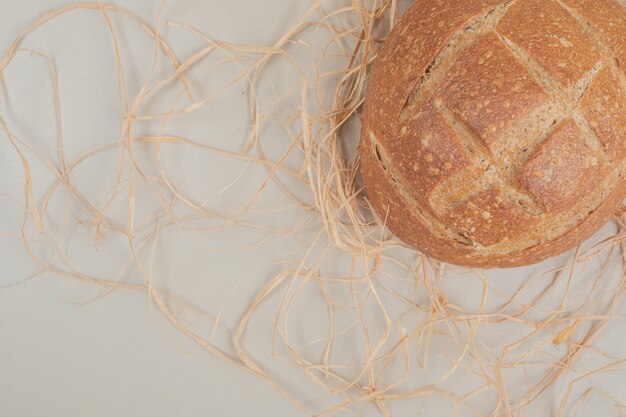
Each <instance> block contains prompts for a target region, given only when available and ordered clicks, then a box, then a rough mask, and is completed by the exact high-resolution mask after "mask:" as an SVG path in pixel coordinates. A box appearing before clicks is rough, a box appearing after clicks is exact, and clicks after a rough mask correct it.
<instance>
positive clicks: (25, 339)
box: [0, 0, 626, 417]
mask: <svg viewBox="0 0 626 417" xmlns="http://www.w3.org/2000/svg"><path fill="white" fill-rule="evenodd" d="M114 3H115V4H119V5H123V6H124V7H128V8H130V9H132V10H134V11H135V12H136V13H137V14H138V15H140V16H141V17H143V18H144V19H145V20H147V21H149V22H154V20H155V17H156V15H157V12H158V10H159V6H160V2H155V1H152V0H132V1H117V2H114ZM403 3H404V4H405V5H406V4H408V3H410V2H409V1H405V2H403ZM65 4H68V3H67V2H66V1H62V0H45V1H41V0H0V16H1V21H2V25H0V50H2V51H4V50H6V48H7V47H8V46H9V44H10V42H11V41H12V40H13V39H14V37H15V36H16V35H17V34H18V33H19V31H20V30H21V29H22V28H24V27H25V26H26V25H28V24H29V23H30V22H32V21H33V20H34V19H36V18H37V17H39V16H41V15H42V14H43V13H45V12H48V11H50V10H52V9H54V8H55V7H59V6H62V5H65ZM309 5H310V2H308V1H304V0H302V1H300V0H263V1H258V0H208V1H206V0H179V1H174V0H172V1H167V2H165V3H164V7H163V11H162V19H163V23H162V26H163V27H165V23H166V22H168V21H178V22H184V23H188V24H190V25H192V26H194V27H196V28H199V29H202V30H203V31H204V32H205V33H207V34H209V35H210V36H212V37H214V38H218V39H223V40H227V41H230V42H237V43H254V44H271V43H273V42H274V41H275V40H276V39H278V37H279V36H280V35H281V34H283V33H284V31H285V28H287V27H289V26H291V25H292V24H294V23H295V22H296V21H297V19H298V18H299V17H300V16H301V15H302V14H303V13H304V11H305V10H306V9H307V7H308V6H309ZM94 28H96V29H94ZM164 34H166V35H167V39H169V40H171V41H172V45H173V46H174V49H175V50H176V51H177V52H178V53H179V55H180V56H181V57H185V56H188V54H190V53H192V52H193V51H195V50H197V45H198V43H197V39H196V43H193V42H190V41H189V39H190V37H189V35H188V34H187V35H182V34H181V33H180V32H177V31H175V30H172V29H171V28H165V29H164ZM120 35H121V36H122V37H123V39H124V41H125V42H127V43H128V44H130V45H131V46H136V47H135V48H134V49H132V50H133V51H135V52H133V54H130V55H129V56H126V58H128V60H127V63H128V69H129V72H128V77H129V78H130V83H131V84H133V83H134V85H137V83H140V82H141V80H142V79H143V78H142V77H144V76H145V75H146V68H145V65H146V64H145V63H146V62H148V63H149V62H150V58H151V52H152V51H151V49H150V48H149V47H148V48H146V46H145V45H146V43H145V42H144V43H143V44H141V43H140V42H139V39H140V38H141V34H140V33H136V31H135V32H134V31H131V30H129V29H125V26H123V27H122V28H121V29H120ZM144 40H145V39H144ZM134 42H137V44H136V45H135V43H134ZM141 45H143V46H141ZM148 45H149V43H148ZM24 46H25V47H30V48H36V49H37V50H41V51H45V52H47V53H49V54H50V55H51V56H52V57H53V58H55V62H56V64H57V65H58V72H59V76H60V84H61V87H62V91H61V99H62V106H63V119H64V120H67V121H71V123H69V122H68V123H66V124H65V125H64V129H65V137H66V147H67V151H68V153H69V154H70V155H73V156H76V155H77V154H78V153H79V152H80V151H84V150H85V149H89V148H90V147H92V146H95V145H96V144H98V143H101V141H103V140H107V138H109V139H110V138H113V137H115V135H117V134H118V133H119V132H118V126H117V125H115V124H112V123H111V120H113V119H114V117H116V115H117V110H119V109H118V108H117V107H116V96H115V95H114V94H113V93H114V88H115V67H114V66H112V55H111V44H110V40H109V39H108V37H107V34H106V30H105V27H104V25H103V21H102V18H101V17H99V16H98V15H97V13H93V12H89V13H88V12H76V13H73V14H72V15H68V16H65V17H63V18H61V19H59V20H58V21H57V22H55V23H54V24H53V25H50V26H49V27H47V28H46V29H45V30H42V31H41V32H38V34H36V35H35V36H33V37H32V38H31V39H30V40H29V41H28V42H27V44H26V45H24ZM86 57H87V59H86ZM23 58H24V57H22V56H21V57H19V58H16V59H15V62H14V63H13V64H12V65H11V67H10V69H8V70H7V73H8V75H9V80H8V81H7V85H9V86H10V90H11V92H10V93H5V97H3V99H6V100H8V102H10V103H11V106H12V107H11V108H12V109H14V110H12V112H14V113H11V114H12V115H14V116H16V117H15V119H16V120H17V122H16V123H17V124H18V126H17V127H18V128H19V131H20V132H21V133H22V134H24V135H28V138H29V140H30V141H31V142H30V143H33V144H36V145H37V146H38V147H39V148H40V149H41V151H42V152H44V153H45V154H46V155H47V156H49V157H51V158H53V157H54V152H55V151H54V149H55V148H54V137H53V133H54V131H55V125H54V118H53V115H51V114H50V109H51V108H52V107H51V106H50V104H51V103H52V101H51V97H50V88H51V83H50V82H49V74H46V72H45V68H46V67H45V65H40V64H41V63H40V64H37V63H36V62H37V60H33V59H23ZM31 58H32V57H31ZM107 66H108V67H107ZM226 75H228V74H226ZM9 81H10V82H9ZM205 81H206V82H207V83H208V84H210V83H212V82H213V81H214V80H212V79H210V78H207V79H206V80H204V79H200V80H199V81H198V83H196V84H195V87H198V88H201V85H202V83H203V82H205ZM274 81H276V83H277V85H278V86H279V87H280V84H281V83H282V84H283V86H289V85H294V84H293V82H294V80H293V79H288V78H286V79H280V80H274ZM295 81H297V79H296V80H295ZM105 86H106V87H105ZM63 87H65V88H63ZM68 87H69V88H68ZM2 105H4V101H3V104H2ZM218 105H220V106H230V107H226V108H227V110H228V111H227V112H226V113H228V114H229V119H228V120H224V121H223V122H224V123H222V126H221V127H214V126H213V125H211V127H210V128H211V129H215V132H213V131H212V132H211V133H212V135H209V136H211V137H212V136H213V134H215V135H214V136H215V138H217V139H216V142H215V144H216V145H219V146H229V145H230V144H229V143H228V140H230V139H231V138H237V139H235V140H240V139H241V135H242V132H243V133H245V127H244V126H242V121H244V120H246V119H245V117H246V113H245V106H243V105H242V103H241V102H240V101H235V102H232V103H231V102H228V101H225V102H220V103H218ZM294 105H297V103H295V104H294ZM2 110H3V111H4V110H5V109H4V108H3V109H2ZM209 111H210V109H209ZM207 120H208V119H207ZM178 128H181V126H178ZM182 128H183V130H184V129H187V128H188V129H189V131H188V133H189V134H190V135H192V136H193V135H198V136H199V135H201V134H202V129H203V126H199V129H200V130H197V129H195V130H194V129H193V128H192V127H187V126H185V125H182ZM196 128H198V127H196ZM50 132H52V134H51V133H50ZM220 140H221V141H220ZM235 148H236V146H235ZM0 161H1V162H0V193H5V194H9V195H12V196H20V197H21V196H22V183H21V181H22V177H21V175H22V171H21V167H20V163H19V160H18V159H17V157H16V155H15V152H14V151H13V150H12V149H11V148H10V146H9V145H8V142H7V141H6V140H5V138H4V137H2V140H0ZM183 161H184V162H183ZM179 162H180V163H181V165H185V166H186V168H188V172H187V175H188V178H190V179H193V180H194V181H196V183H198V182H200V184H202V181H204V182H205V184H206V188H207V189H211V191H216V190H219V188H220V187H222V186H223V185H225V184H228V183H230V182H231V179H232V178H235V177H237V174H238V172H239V168H237V167H235V168H234V171H233V172H230V174H228V173H227V167H226V166H220V167H219V168H218V167H213V168H212V169H214V172H213V175H215V173H219V174H223V175H221V176H223V177H225V178H218V179H219V180H222V182H223V183H222V184H218V183H219V181H218V180H215V181H212V180H209V178H212V179H214V178H215V176H210V175H212V174H211V172H208V173H206V176H204V177H203V175H205V171H203V170H205V169H207V168H206V163H205V162H204V161H203V160H202V159H201V158H200V157H197V156H196V155H194V154H193V153H183V154H181V155H180V161H179ZM183 168H185V167H183ZM231 169H233V168H231ZM44 171H45V170H42V169H41V168H37V167H36V166H34V167H33V175H34V177H35V179H36V181H35V182H37V180H38V179H43V182H44V183H45V181H46V180H45V178H46V177H45V176H44ZM224 173H226V174H224ZM98 174H99V171H98V170H97V169H96V170H94V171H92V172H91V173H90V174H89V173H88V172H87V173H86V172H83V173H82V175H81V176H78V175H77V177H80V178H90V175H91V177H92V178H95V177H94V175H96V176H97V175H98ZM229 175H230V176H229ZM91 182H93V184H92V183H90V182H89V181H87V182H86V183H81V185H82V186H83V187H84V188H85V189H86V192H89V188H90V186H92V185H93V187H94V190H93V193H94V194H93V196H97V195H98V191H97V187H98V185H97V181H96V180H95V179H93V180H92V181H91ZM214 183H215V184H214ZM242 187H244V188H245V187H248V188H250V187H252V189H254V187H255V183H254V182H252V183H246V182H245V181H244V184H243V186H242ZM244 188H241V189H244ZM214 189H215V190H214ZM193 191H197V190H193V189H192V192H193ZM55 204H56V205H55V207H56V208H57V209H58V208H59V207H58V205H59V204H61V205H62V203H59V202H58V201H57V202H56V203H55ZM0 210H1V211H0V233H7V232H10V234H8V235H4V234H0V286H3V285H7V284H10V283H13V282H16V281H18V280H19V279H20V278H22V277H24V276H26V275H28V274H29V273H30V272H32V271H33V267H32V263H31V262H29V260H28V258H27V257H26V255H25V254H24V251H23V249H22V248H21V246H20V244H19V240H18V239H16V233H17V231H19V222H21V212H20V210H19V208H16V206H15V205H14V204H12V203H10V202H9V203H7V201H6V200H2V203H1V204H0ZM611 230H612V228H611V227H610V226H608V227H607V228H605V230H604V231H603V233H601V234H600V235H599V236H602V235H605V236H606V235H607V234H608V233H609V232H610V231H611ZM207 236H209V237H208V239H213V240H212V241H210V242H205V243H207V245H208V246H211V245H213V246H217V247H220V246H231V247H235V246H237V245H241V244H253V243H254V239H252V240H251V239H250V238H249V237H246V236H244V235H238V234H237V233H232V234H217V235H207ZM599 238H600V237H596V240H597V239H599ZM79 242H87V244H86V245H87V246H89V242H90V240H89V238H87V239H85V240H84V241H79ZM113 243H114V242H113ZM77 245H78V246H79V247H78V248H77V247H75V246H77ZM107 245H109V246H113V247H115V245H114V244H112V243H111V241H108V242H107ZM193 245H194V242H193V241H191V242H189V243H188V244H187V245H181V246H180V247H175V248H170V252H169V253H173V252H176V253H178V254H179V255H181V256H180V257H179V259H178V262H181V261H180V259H184V257H183V256H182V255H184V254H186V253H190V252H193V251H194V246H193ZM68 246H69V247H70V248H71V250H72V251H73V254H74V260H75V261H76V262H77V263H78V266H79V267H84V268H91V270H92V271H94V270H95V271H97V270H98V269H99V268H106V267H107V266H109V264H111V263H114V262H115V259H116V258H115V250H112V251H111V253H109V252H107V251H106V246H105V247H101V248H98V249H97V250H96V249H94V248H93V247H85V248H83V247H80V243H78V244H76V243H73V244H72V243H71V242H70V243H69V244H68ZM120 247H122V248H123V241H122V243H120ZM305 248H306V236H294V238H293V239H292V240H286V241H282V242H279V244H277V246H276V247H273V248H270V249H268V250H269V252H258V253H257V252H254V251H250V253H246V254H245V257H244V256H242V257H241V258H239V256H238V253H235V252H233V253H229V254H226V255H224V254H214V255H206V258H205V259H202V257H200V258H201V259H200V260H196V262H193V263H189V265H186V264H182V265H179V264H176V263H174V261H172V262H171V263H170V258H169V257H166V256H164V259H162V261H163V265H169V266H170V267H171V268H173V269H174V270H175V272H176V274H173V275H172V276H169V278H170V279H171V278H176V282H175V283H170V284H171V285H172V288H173V289H178V290H180V289H183V291H186V293H185V294H186V295H189V296H190V298H192V299H193V296H194V295H195V294H194V292H196V290H197V293H198V294H202V295H203V296H205V295H207V294H208V296H209V298H199V299H197V300H194V301H197V302H198V303H200V302H205V303H207V304H210V305H219V304H220V303H221V302H222V301H223V300H224V299H225V298H226V297H227V296H228V294H229V293H230V291H231V290H232V289H233V286H234V285H235V284H236V282H238V281H241V280H244V281H246V280H247V278H246V277H249V276H255V277H256V281H254V282H253V283H252V284H250V285H249V288H247V291H249V292H250V294H254V291H255V290H258V289H259V288H260V286H261V285H262V284H263V283H264V280H265V279H266V277H268V276H270V274H269V270H267V269H263V268H264V267H265V266H266V264H267V263H268V260H271V259H277V258H280V257H281V256H282V255H283V254H285V253H289V251H293V253H295V254H297V253H298V251H300V252H302V251H303V250H304V249H305ZM121 250H122V252H124V249H121ZM173 258H174V257H173V255H172V259H173ZM564 259H566V256H564V257H561V258H559V259H557V260H553V261H552V262H553V264H554V265H558V264H559V262H561V261H563V260H564ZM255 261H256V262H258V263H259V264H260V265H261V266H260V269H259V268H257V267H254V266H251V265H253V264H254V262H255ZM177 268H178V269H177ZM541 268H543V269H545V268H546V265H543V266H541V267H532V268H529V269H527V270H524V269H520V270H513V271H507V272H505V273H502V272H494V273H493V276H494V277H495V278H496V279H497V278H504V277H505V278H506V279H507V280H509V281H510V282H511V283H513V282H514V281H515V282H519V281H520V280H523V279H524V278H525V277H528V276H530V274H531V273H533V271H534V272H537V271H539V270H541ZM166 269H167V268H166ZM255 271H256V274H255ZM509 281H496V282H500V284H498V285H502V286H505V283H506V282H509ZM455 282H456V284H454V283H455ZM459 282H460V283H459ZM452 283H453V287H456V288H453V290H454V289H456V292H457V295H458V294H460V296H461V298H462V297H463V296H464V292H466V293H467V294H470V293H471V294H472V295H478V296H479V295H480V285H479V286H477V287H472V288H466V287H465V285H466V284H465V281H460V280H459V281H452ZM246 285H247V284H246ZM511 285H513V284H511ZM98 295H101V294H99V293H98V292H94V289H93V288H90V287H89V286H84V285H77V284H75V283H73V282H71V281H70V280H69V279H64V278H63V277H59V276H56V275H53V274H44V275H42V276H40V277H38V278H36V279H34V280H31V281H28V282H26V283H23V284H21V285H19V286H15V287H12V288H8V289H2V290H0V417H5V416H6V417H35V416H47V417H57V416H58V417H71V416H81V417H82V416H90V417H91V416H93V417H99V416H102V417H124V416H141V417H173V416H177V417H178V416H181V417H182V416H185V417H194V416H209V417H229V416H272V417H282V416H285V417H287V416H288V417H297V416H300V415H304V414H303V413H302V412H301V411H300V410H299V409H298V408H297V407H295V406H294V405H292V404H291V403H290V402H288V401H287V400H285V399H284V398H282V397H281V396H280V395H279V394H278V393H277V392H276V391H274V390H273V389H272V388H271V387H269V386H268V385H267V384H265V383H263V382H261V380H260V379H258V378H257V377H254V376H252V375H250V374H248V373H246V372H244V371H242V370H240V369H237V368H235V367H233V366H231V365H229V364H227V363H225V362H223V361H221V360H218V359H216V358H215V357H213V356H211V355H210V354H208V353H206V352H204V351H202V350H201V349H199V348H198V347H197V346H195V345H194V344H193V343H191V342H190V341H188V340H187V339H186V338H185V337H183V336H181V335H180V333H179V332H178V331H176V330H175V329H173V328H172V326H171V325H170V324H169V323H168V322H167V321H166V320H165V319H164V318H163V317H162V316H161V315H160V314H159V313H158V312H157V311H156V308H155V306H154V305H153V304H151V303H150V301H149V299H148V297H147V295H146V294H145V293H144V292H124V291H117V292H113V293H111V294H108V295H107V296H106V297H104V298H102V299H99V300H97V301H95V302H91V301H93V299H94V297H97V296H98ZM467 298H469V296H468V297H467ZM241 299H243V300H246V297H245V296H243V297H241ZM84 303H87V304H86V305H82V304H84ZM304 305H305V308H310V309H311V311H313V312H315V311H317V310H316V309H315V308H313V307H314V304H313V301H311V302H310V303H309V304H306V303H305V304H304ZM272 319H273V315H272V313H271V311H269V312H265V313H262V314H261V315H260V319H259V320H260V321H262V322H265V323H266V324H268V323H269V324H270V327H271V320H272ZM316 321H319V318H318V317H315V316H313V317H309V320H308V321H307V322H306V326H308V328H310V329H313V330H315V325H316ZM230 324H233V323H230ZM267 330H268V328H267V327H265V328H261V327H259V330H258V332H257V333H258V334H256V335H255V334H252V335H250V338H249V340H251V342H250V344H251V345H253V346H254V345H255V341H256V340H259V341H260V342H259V343H258V346H267V345H268V335H267ZM616 330H617V331H614V332H613V333H611V336H610V337H609V338H608V339H605V341H604V347H607V346H610V347H613V348H615V349H616V350H617V351H622V352H623V350H621V347H622V346H623V345H624V346H626V339H625V338H626V336H624V332H620V331H619V330H620V329H619V328H617V329H616ZM253 333H254V332H253ZM277 373H278V376H279V378H280V379H281V380H282V381H283V382H284V381H290V383H289V384H287V385H291V387H290V388H292V391H293V392H295V393H296V394H297V393H298V392H300V393H303V394H304V393H307V394H308V393H309V392H315V394H312V396H313V397H312V398H306V399H305V403H306V402H307V401H309V403H308V405H311V403H310V401H315V399H316V398H318V399H319V400H320V401H323V400H322V398H321V397H320V394H318V393H317V392H316V391H313V390H310V386H309V385H307V384H306V383H305V382H302V383H301V382H300V381H302V380H303V378H302V375H301V372H300V371H299V370H294V369H291V370H278V371H277ZM291 381H293V382H291ZM623 381H624V379H623V376H622V375H621V374H620V373H615V374H613V376H611V375H608V377H607V378H605V379H604V381H603V382H604V384H606V385H608V386H611V385H613V386H614V387H615V386H617V387H619V386H620V384H623V383H624V382H623ZM561 388H563V387H561ZM303 397H306V395H303ZM437 407H438V405H437V404H428V406H424V407H419V408H416V407H415V406H414V405H410V406H408V407H406V408H405V409H403V410H401V414H398V416H402V417H403V416H410V417H413V416H423V415H430V414H429V413H428V412H427V411H425V410H429V411H430V413H432V412H440V413H447V412H449V411H450V410H449V408H445V407H442V408H440V409H439V408H437ZM313 408H319V407H313ZM396 410H398V409H396ZM364 415H367V414H365V413H364Z"/></svg>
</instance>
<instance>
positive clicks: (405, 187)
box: [360, 0, 626, 268]
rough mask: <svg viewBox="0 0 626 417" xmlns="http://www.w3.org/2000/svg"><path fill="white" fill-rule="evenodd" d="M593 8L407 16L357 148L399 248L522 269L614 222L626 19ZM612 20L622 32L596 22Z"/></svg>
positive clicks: (495, 2)
mask: <svg viewBox="0 0 626 417" xmlns="http://www.w3.org/2000/svg"><path fill="white" fill-rule="evenodd" d="M586 2H588V0H526V1H525V2H524V1H521V0H468V1H464V2H448V1H443V0H417V2H416V3H415V5H414V6H413V7H412V8H411V9H410V10H409V11H408V12H407V14H406V15H405V16H404V17H403V19H402V20H401V22H400V23H399V24H398V26H397V27H396V29H394V31H393V33H392V34H391V36H390V38H389V40H388V41H387V42H386V44H385V45H384V47H383V48H382V50H381V51H380V54H379V57H378V59H377V61H376V63H375V65H374V68H373V71H372V75H371V79H370V85H369V88H368V92H367V95H366V100H365V110H364V115H363V119H362V122H363V123H362V125H363V128H362V135H361V144H360V156H361V160H362V172H363V178H364V182H365V185H366V188H367V191H368V197H369V199H370V201H371V204H372V206H373V207H374V209H375V211H376V212H377V213H378V215H379V216H380V218H381V219H382V220H383V221H384V222H385V224H386V226H387V227H389V229H390V230H391V231H392V232H393V233H394V234H395V235H396V236H397V237H398V238H400V239H401V240H403V241H404V242H405V243H407V244H408V245H410V246H412V247H414V248H417V249H418V250H420V251H422V252H423V253H425V254H427V255H429V256H432V257H435V258H437V259H440V260H443V261H447V262H451V263H455V264H459V265H464V266H472V267H483V268H487V267H490V268H491V267H513V266H521V265H527V264H532V263H536V262H540V261H542V260H544V259H546V258H549V257H551V256H554V255H557V254H560V253H562V252H564V251H566V250H568V249H571V248H573V247H575V246H577V245H579V244H580V243H581V242H582V241H583V240H585V239H587V238H588V237H589V236H591V235H592V234H593V233H595V232H596V231H597V230H598V229H599V228H600V227H602V225H603V224H604V223H605V222H606V221H607V220H608V219H609V218H610V217H611V215H613V214H614V213H615V211H616V210H617V209H618V207H619V206H620V204H621V203H622V201H623V198H624V195H625V193H626V182H625V181H623V180H622V177H623V173H624V168H625V162H624V160H625V156H626V144H625V141H626V104H624V103H626V76H625V75H624V71H623V67H622V66H621V65H622V61H624V60H626V44H625V43H626V36H623V34H622V31H616V30H615V29H614V26H613V25H614V24H616V23H620V24H621V23H626V10H625V9H624V8H623V7H621V6H620V5H619V3H618V0H600V1H596V0H594V9H595V10H596V11H598V10H597V9H598V8H600V9H601V10H599V11H598V13H597V15H595V16H591V15H590V13H589V12H588V11H587V8H588V5H587V4H586ZM620 7H621V8H620ZM607 13H612V15H611V21H610V22H612V23H611V24H607V23H606V21H603V20H601V19H598V18H597V17H596V16H607ZM542 19H544V20H545V19H548V20H550V22H552V24H551V25H548V26H549V27H543V28H542V25H543V26H545V22H544V21H543V20H542ZM537 25H539V26H537ZM622 29H623V31H626V26H623V27H622ZM537 30H543V35H544V36H541V35H542V33H539V34H537ZM622 56H624V59H622Z"/></svg>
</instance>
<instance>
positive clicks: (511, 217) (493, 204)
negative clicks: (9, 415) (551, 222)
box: [446, 190, 537, 246]
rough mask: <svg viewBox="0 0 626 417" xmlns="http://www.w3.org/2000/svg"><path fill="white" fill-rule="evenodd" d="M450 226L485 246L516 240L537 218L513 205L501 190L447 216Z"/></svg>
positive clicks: (477, 198) (464, 204)
mask: <svg viewBox="0 0 626 417" xmlns="http://www.w3.org/2000/svg"><path fill="white" fill-rule="evenodd" d="M446 222H447V223H448V224H450V225H451V226H452V227H454V228H455V229H457V230H459V231H460V232H461V233H462V234H463V235H465V236H468V237H469V238H470V239H472V240H474V241H476V242H478V243H479V244H481V245H483V246H491V245H494V244H496V243H499V242H502V241H506V240H509V239H513V238H516V237H518V236H519V235H520V234H522V232H523V230H524V228H526V227H529V226H531V225H533V224H535V223H536V222H537V218H536V217H535V216H533V215H531V214H530V213H528V212H527V211H525V210H523V209H522V208H520V207H518V206H516V205H515V204H511V202H510V201H507V200H506V199H505V198H503V196H502V192H501V191H500V190H489V191H483V192H482V193H480V194H478V195H476V196H474V197H472V198H471V199H469V200H466V201H464V202H463V203H462V204H460V205H459V206H457V207H456V208H455V209H454V210H452V212H450V213H448V215H447V216H446Z"/></svg>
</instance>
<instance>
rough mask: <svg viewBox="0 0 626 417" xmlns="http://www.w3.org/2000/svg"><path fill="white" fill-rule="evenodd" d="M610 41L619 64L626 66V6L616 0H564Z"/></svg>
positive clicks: (622, 66)
mask: <svg viewBox="0 0 626 417" xmlns="http://www.w3.org/2000/svg"><path fill="white" fill-rule="evenodd" d="M563 3H564V4H566V5H567V6H569V7H571V8H572V9H573V10H574V11H575V12H576V13H577V14H578V15H579V16H581V17H582V18H583V19H585V20H586V21H587V22H588V23H590V24H591V25H593V27H594V28H595V29H597V30H598V31H599V32H600V34H601V35H602V37H603V38H604V39H605V40H606V41H607V42H608V43H609V45H610V46H611V48H612V49H613V52H614V53H615V56H616V58H617V60H618V64H619V66H620V67H621V68H622V69H624V68H626V30H625V29H624V28H626V6H624V4H620V3H619V1H616V0H564V1H563Z"/></svg>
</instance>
